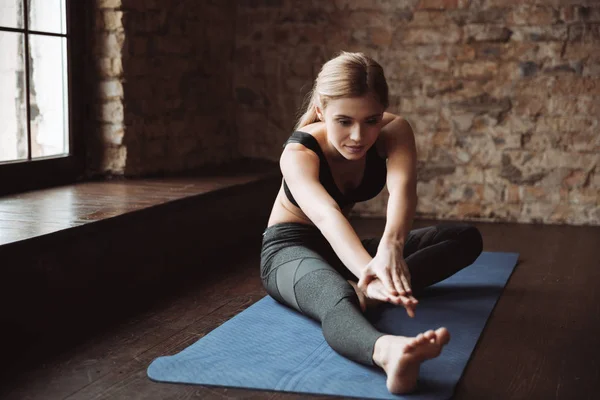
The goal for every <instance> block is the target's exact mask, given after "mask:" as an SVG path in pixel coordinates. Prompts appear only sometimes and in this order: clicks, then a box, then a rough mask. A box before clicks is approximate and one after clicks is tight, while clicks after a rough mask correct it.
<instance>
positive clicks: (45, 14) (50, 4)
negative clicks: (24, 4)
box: [0, 0, 67, 33]
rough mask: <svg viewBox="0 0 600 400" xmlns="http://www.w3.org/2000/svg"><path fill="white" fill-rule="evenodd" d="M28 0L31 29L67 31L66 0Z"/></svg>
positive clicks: (54, 31) (53, 31)
mask: <svg viewBox="0 0 600 400" xmlns="http://www.w3.org/2000/svg"><path fill="white" fill-rule="evenodd" d="M0 1H2V0H0ZM27 1H29V3H28V4H29V29H31V30H32V31H40V32H51V33H67V29H66V23H65V21H66V19H67V12H66V8H65V0H27Z"/></svg>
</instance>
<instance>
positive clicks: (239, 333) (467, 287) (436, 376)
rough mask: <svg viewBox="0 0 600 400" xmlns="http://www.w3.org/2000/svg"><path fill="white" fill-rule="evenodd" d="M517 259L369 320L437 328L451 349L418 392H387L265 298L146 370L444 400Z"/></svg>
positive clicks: (429, 368)
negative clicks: (411, 308)
mask: <svg viewBox="0 0 600 400" xmlns="http://www.w3.org/2000/svg"><path fill="white" fill-rule="evenodd" d="M517 259H518V254H516V253H490V252H484V253H482V254H481V256H480V257H479V258H478V259H477V260H476V261H475V263H474V264H473V265H471V266H469V267H467V268H465V269H463V270H462V271H460V272H459V273H457V274H455V275H454V276H452V277H450V278H448V279H446V280H445V281H443V282H440V283H438V284H436V285H434V286H431V287H429V288H427V290H426V291H425V292H424V293H423V294H422V295H421V296H420V297H419V306H418V308H417V313H416V315H417V316H416V318H414V319H411V318H409V317H408V316H407V315H406V311H405V310H404V308H402V307H396V306H393V305H388V304H385V305H383V306H382V307H378V308H376V309H374V310H373V311H372V312H370V313H369V314H368V315H367V317H368V318H369V320H371V321H372V322H373V323H374V325H375V326H377V327H378V329H379V330H381V331H383V332H386V333H390V334H396V335H404V336H414V335H416V334H418V333H420V332H424V331H426V330H428V329H434V328H437V327H439V326H445V327H447V328H448V330H449V331H450V334H451V340H450V343H449V344H448V345H447V346H445V348H444V350H443V351H442V354H441V355H440V356H439V357H437V358H435V359H433V360H428V361H426V362H424V363H423V364H422V365H421V374H420V378H419V385H418V389H417V392H415V393H413V394H410V395H408V396H398V395H393V394H390V393H389V391H388V390H387V388H386V385H385V382H386V377H385V373H384V372H383V371H382V370H381V369H379V368H375V367H367V366H364V365H361V364H358V363H355V362H353V361H350V360H348V359H346V358H344V357H342V356H340V355H339V354H337V353H336V352H334V351H333V350H332V349H331V348H330V347H329V345H328V344H327V342H325V339H324V338H323V334H322V332H321V328H320V325H319V324H318V323H317V322H315V321H313V320H311V319H309V318H307V317H305V316H303V315H300V314H298V313H297V312H295V311H293V310H291V309H289V308H287V307H285V306H283V305H281V304H279V303H277V302H276V301H275V300H274V299H272V298H271V297H270V296H266V297H265V298H263V299H261V300H260V301H258V302H257V303H255V304H253V305H252V306H250V307H248V308H247V309H246V310H244V311H243V312H241V313H240V314H238V315H236V316H235V317H233V318H232V319H230V320H229V321H227V322H225V323H224V324H223V325H221V326H220V327H218V328H217V329H215V330H213V331H212V332H210V333H209V334H207V335H206V336H204V337H203V338H201V339H200V340H198V341H197V342H196V343H194V344H193V345H191V346H189V347H188V348H186V349H185V350H183V351H182V352H180V353H178V354H175V355H173V356H166V357H159V358H157V359H156V360H154V361H153V362H152V363H151V364H150V366H149V367H148V371H147V372H148V376H149V377H150V379H152V380H155V381H160V382H173V383H193V384H202V385H213V386H226V387H237V388H247V389H259V390H275V391H284V392H296V393H310V394H325V395H338V396H346V397H359V398H370V399H401V398H410V399H436V400H437V399H448V398H450V397H451V396H452V394H453V392H454V387H455V386H456V383H457V382H458V380H459V379H460V377H461V375H462V373H463V370H464V368H465V366H466V365H467V362H468V360H469V358H470V356H471V352H472V351H473V349H474V347H475V344H476V343H477V340H478V338H479V335H480V334H481V331H482V330H483V328H484V326H485V324H486V321H487V319H488V317H489V315H490V313H491V311H492V309H493V308H494V305H495V304H496V301H497V300H498V297H499V296H500V294H501V293H502V290H503V288H504V286H505V284H506V282H507V280H508V278H509V277H510V275H511V273H512V271H513V269H514V267H515V265H516V263H517Z"/></svg>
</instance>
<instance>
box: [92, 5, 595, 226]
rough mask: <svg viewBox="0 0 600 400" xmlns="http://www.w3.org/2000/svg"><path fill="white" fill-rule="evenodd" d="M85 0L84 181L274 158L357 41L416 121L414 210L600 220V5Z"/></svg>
mask: <svg viewBox="0 0 600 400" xmlns="http://www.w3.org/2000/svg"><path fill="white" fill-rule="evenodd" d="M524 3H526V4H524ZM95 5H96V8H95V10H94V16H95V18H94V20H95V24H94V27H93V36H94V40H93V42H94V45H93V64H94V66H95V70H96V72H97V76H95V77H94V78H93V79H94V85H92V86H93V87H94V89H95V91H96V93H95V94H94V98H96V99H97V101H96V103H95V106H94V117H95V120H96V121H95V123H93V124H90V125H91V126H90V132H89V140H88V154H89V163H88V164H89V166H90V168H89V169H90V174H106V173H109V174H125V175H130V176H135V175H147V174H153V173H160V172H169V171H181V170H185V169H189V168H194V167H197V166H200V165H204V164H207V163H219V162H223V161H227V160H231V159H235V158H238V157H241V156H244V157H256V158H265V159H270V160H274V161H275V160H277V159H278V158H279V155H280V152H281V144H282V143H283V142H284V140H285V139H286V138H287V136H288V135H289V134H290V133H291V130H292V128H293V125H294V122H295V118H296V115H297V113H298V108H299V106H300V104H301V102H302V100H303V97H304V94H305V93H306V92H307V91H308V90H309V89H310V86H311V85H312V82H313V80H314V78H315V76H316V74H317V73H318V70H319V68H320V66H321V65H322V64H323V62H325V61H326V60H327V59H329V58H330V57H332V56H333V55H335V54H336V53H337V52H338V51H339V50H347V51H363V52H365V53H367V54H369V55H371V56H373V57H374V58H375V59H377V60H378V61H379V62H380V63H381V64H382V65H383V66H384V68H385V70H386V74H387V77H388V83H389V86H390V94H391V106H390V111H391V112H395V113H398V114H400V115H403V116H405V117H406V118H407V119H408V120H409V121H410V122H411V124H412V125H413V127H414V130H415V133H416V137H417V144H418V151H419V185H418V191H419V196H420V201H419V208H418V214H419V215H420V216H426V217H437V218H450V219H481V220H491V221H519V222H544V223H569V224H596V225H597V224H600V211H599V210H600V206H599V200H598V197H599V196H598V193H599V191H600V156H599V154H600V135H599V134H598V125H599V117H598V115H600V113H599V111H600V84H599V83H598V82H599V75H600V55H599V53H598V51H597V49H598V48H599V44H600V4H599V3H598V1H595V0H531V1H528V2H522V1H517V0H327V1H317V0H305V1H300V0H297V1H292V0H237V1H235V0H225V1H214V0H213V1H211V0H196V1H193V0H185V1H178V2H167V1H159V0H95ZM232 59H233V62H231V60H232ZM385 201H386V194H385V193H383V194H382V195H381V196H379V197H378V198H376V199H374V200H372V201H370V202H368V203H366V204H363V205H359V206H358V207H357V212H358V213H360V214H363V215H384V213H385Z"/></svg>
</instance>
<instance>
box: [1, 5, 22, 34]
mask: <svg viewBox="0 0 600 400" xmlns="http://www.w3.org/2000/svg"><path fill="white" fill-rule="evenodd" d="M0 26H2V27H5V28H23V4H22V0H0Z"/></svg>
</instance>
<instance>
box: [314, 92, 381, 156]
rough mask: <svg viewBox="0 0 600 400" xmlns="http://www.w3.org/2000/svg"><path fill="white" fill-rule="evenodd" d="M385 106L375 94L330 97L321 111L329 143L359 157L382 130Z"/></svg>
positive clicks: (346, 153)
mask: <svg viewBox="0 0 600 400" xmlns="http://www.w3.org/2000/svg"><path fill="white" fill-rule="evenodd" d="M383 112H384V107H383V106H382V105H381V104H380V103H379V102H378V101H377V99H375V97H373V96H372V95H365V96H362V97H349V98H343V99H336V100H330V101H329V102H328V103H327V107H326V108H325V110H320V109H318V108H317V115H318V116H319V118H320V119H321V121H324V122H325V126H326V128H327V138H328V141H329V145H330V146H332V147H333V148H335V150H337V152H338V153H339V154H340V155H341V156H342V157H343V158H345V159H347V160H359V159H361V158H362V157H364V156H365V154H366V153H367V150H368V149H369V148H370V147H371V146H372V145H373V144H374V143H375V141H376V140H377V137H378V136H379V132H380V131H381V125H382V124H381V120H382V117H383Z"/></svg>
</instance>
